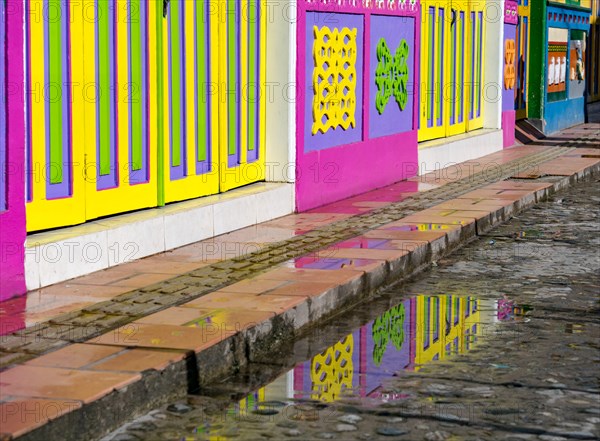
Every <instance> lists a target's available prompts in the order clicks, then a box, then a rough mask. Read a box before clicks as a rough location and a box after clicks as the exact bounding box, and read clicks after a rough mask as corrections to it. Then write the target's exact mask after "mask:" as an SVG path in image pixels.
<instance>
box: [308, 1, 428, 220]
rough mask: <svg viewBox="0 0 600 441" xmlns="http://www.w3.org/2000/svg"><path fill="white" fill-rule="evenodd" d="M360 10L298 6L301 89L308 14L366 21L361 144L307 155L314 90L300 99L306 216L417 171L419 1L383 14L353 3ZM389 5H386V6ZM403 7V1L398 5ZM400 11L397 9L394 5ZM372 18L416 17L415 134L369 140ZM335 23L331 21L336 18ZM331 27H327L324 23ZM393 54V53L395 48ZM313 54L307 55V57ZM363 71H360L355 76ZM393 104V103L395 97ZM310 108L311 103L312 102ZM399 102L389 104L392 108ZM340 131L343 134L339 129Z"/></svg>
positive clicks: (319, 3)
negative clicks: (348, 16) (354, 16)
mask: <svg viewBox="0 0 600 441" xmlns="http://www.w3.org/2000/svg"><path fill="white" fill-rule="evenodd" d="M355 3H356V4H357V5H359V6H353V2H351V1H347V0H343V1H342V2H341V4H339V3H338V2H335V4H332V2H327V1H325V0H311V1H307V0H300V1H299V2H298V19H299V21H298V44H297V60H298V63H297V71H296V78H297V80H298V84H300V85H304V84H305V83H306V77H305V75H306V71H307V69H306V68H307V66H306V62H307V60H308V61H309V62H311V60H312V56H311V55H310V54H312V48H310V47H307V44H306V40H307V39H306V20H307V17H306V14H307V12H322V13H329V14H345V13H348V14H361V15H363V16H364V32H363V42H364V52H363V57H362V59H363V62H364V69H363V71H362V72H363V77H364V80H363V84H362V85H359V84H357V87H362V101H363V103H362V104H363V105H362V108H360V109H359V108H358V107H357V109H356V113H357V117H358V113H359V112H362V127H361V129H362V139H361V140H359V141H358V142H352V143H348V144H344V145H339V146H335V147H329V148H323V149H320V150H312V151H307V150H306V149H305V128H306V125H307V124H311V123H312V121H307V120H306V118H305V106H306V105H307V100H312V96H313V95H312V90H308V91H306V93H302V94H300V96H299V97H298V100H297V103H296V106H297V107H296V111H297V115H298V117H297V119H298V121H297V127H296V129H297V130H296V162H297V171H298V172H297V177H296V209H297V211H306V210H310V209H312V208H315V207H318V206H321V205H324V204H327V203H330V202H334V201H337V200H340V199H344V198H347V197H350V196H353V195H355V194H359V193H363V192H366V191H369V190H372V189H374V188H378V187H382V186H385V185H388V184H391V183H394V182H397V181H401V180H403V179H406V178H408V177H411V176H414V175H416V174H417V171H418V147H417V128H418V101H419V100H418V93H417V90H418V88H417V87H416V85H418V84H419V64H420V59H419V56H418V54H419V49H418V48H419V47H420V44H419V40H420V23H419V8H420V6H419V4H418V2H417V4H416V5H414V6H413V7H412V8H411V6H410V1H406V3H405V5H403V6H402V9H394V10H389V9H387V8H382V9H379V8H377V7H376V6H375V5H376V4H377V2H371V4H372V5H373V6H371V7H364V6H362V2H361V1H357V2H355ZM383 4H384V5H387V4H388V2H383ZM395 4H396V5H399V2H395ZM396 8H399V6H396ZM371 15H389V16H405V17H414V19H415V20H414V45H413V47H411V48H410V50H411V51H413V54H414V57H413V61H414V63H413V66H410V68H409V69H410V70H409V85H410V84H412V86H409V94H410V93H412V94H413V96H412V98H413V100H412V109H408V108H405V111H407V112H410V111H411V110H412V129H411V130H409V131H405V132H403V133H400V134H394V135H389V136H383V137H378V138H373V139H370V138H369V103H370V101H371V100H374V99H375V93H376V86H375V84H370V81H369V75H370V72H369V69H370V67H369V60H370V59H371V50H372V48H373V47H374V43H373V42H371V43H369V41H370V38H369V36H370V33H371V28H370V22H371ZM332 18H333V16H332ZM331 22H332V24H329V25H328V26H329V27H336V26H340V27H341V26H342V25H336V24H335V20H333V19H332V20H331ZM325 24H327V23H325ZM375 44H376V42H375ZM392 51H395V48H393V49H392ZM307 54H309V55H307ZM359 68H360V67H359V66H357V71H358V69H359ZM392 100H393V98H392ZM309 104H310V103H309ZM392 104H394V105H395V103H389V104H388V105H392ZM337 130H341V129H340V128H338V129H337Z"/></svg>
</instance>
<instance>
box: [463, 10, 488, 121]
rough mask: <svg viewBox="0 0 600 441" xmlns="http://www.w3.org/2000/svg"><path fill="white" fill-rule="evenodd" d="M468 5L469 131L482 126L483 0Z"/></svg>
mask: <svg viewBox="0 0 600 441" xmlns="http://www.w3.org/2000/svg"><path fill="white" fill-rule="evenodd" d="M468 5H469V10H468V12H469V14H468V19H467V23H468V31H467V32H468V38H469V41H470V47H469V54H468V58H467V59H468V60H469V62H468V63H467V66H468V69H467V84H468V93H467V98H468V102H467V130H468V131H471V130H475V129H480V128H482V127H483V100H484V75H483V64H484V60H485V58H484V57H485V53H484V48H485V44H484V39H485V1H483V0H469V2H468Z"/></svg>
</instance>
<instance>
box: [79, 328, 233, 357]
mask: <svg viewBox="0 0 600 441" xmlns="http://www.w3.org/2000/svg"><path fill="white" fill-rule="evenodd" d="M227 337H228V334H225V333H221V332H220V331H219V330H213V329H211V330H209V331H207V330H205V329H199V328H190V327H186V326H174V325H145V324H140V323H136V324H131V323H130V324H128V325H125V326H122V327H120V328H117V329H114V330H112V331H110V332H107V333H106V334H103V335H101V336H99V337H96V338H93V339H91V340H89V341H88V343H91V344H104V345H113V346H124V347H130V348H161V349H184V350H190V351H194V352H199V351H201V350H203V349H206V348H208V347H210V346H212V345H213V344H215V343H218V342H219V341H221V340H223V339H224V338H227Z"/></svg>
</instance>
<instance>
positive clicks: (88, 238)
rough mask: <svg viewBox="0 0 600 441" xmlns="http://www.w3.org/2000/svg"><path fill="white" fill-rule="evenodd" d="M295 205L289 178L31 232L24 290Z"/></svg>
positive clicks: (273, 215)
mask: <svg viewBox="0 0 600 441" xmlns="http://www.w3.org/2000/svg"><path fill="white" fill-rule="evenodd" d="M293 210H294V186H293V184H286V183H264V182H263V183H256V184H252V185H249V186H246V187H242V188H238V189H235V190H231V191H228V192H226V193H222V194H219V195H213V196H207V197H203V198H198V199H193V200H189V201H184V202H177V203H173V204H169V205H167V206H165V207H160V208H153V209H149V210H142V211H137V212H134V213H127V214H122V215H118V216H113V217H110V218H105V219H100V220H96V221H92V222H87V223H85V224H82V225H77V226H74V227H68V228H61V229H58V230H52V231H48V232H43V233H38V234H32V235H29V236H28V237H27V241H26V250H25V281H26V284H27V290H33V289H38V288H42V287H45V286H49V285H52V284H55V283H58V282H63V281H65V280H69V279H72V278H74V277H79V276H83V275H86V274H90V273H92V272H95V271H99V270H102V269H106V268H109V267H113V266H115V265H119V264H122V263H125V262H130V261H132V260H137V259H140V258H142V257H146V256H150V255H153V254H157V253H161V252H164V251H169V250H172V249H174V248H178V247H181V246H184V245H188V244H190V243H193V242H198V241H200V240H203V239H207V238H210V237H214V236H218V235H220V234H224V233H228V232H230V231H234V230H238V229H240V228H244V227H247V226H250V225H255V224H257V223H261V222H265V221H268V220H271V219H275V218H278V217H281V216H285V215H286V214H289V213H292V212H293Z"/></svg>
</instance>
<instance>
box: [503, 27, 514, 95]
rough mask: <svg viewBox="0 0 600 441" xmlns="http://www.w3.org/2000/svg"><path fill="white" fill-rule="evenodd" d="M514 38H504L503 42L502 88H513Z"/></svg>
mask: <svg viewBox="0 0 600 441" xmlns="http://www.w3.org/2000/svg"><path fill="white" fill-rule="evenodd" d="M515 52H516V49H515V40H512V39H511V40H506V43H504V88H505V89H514V88H515V82H516V74H515Z"/></svg>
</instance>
